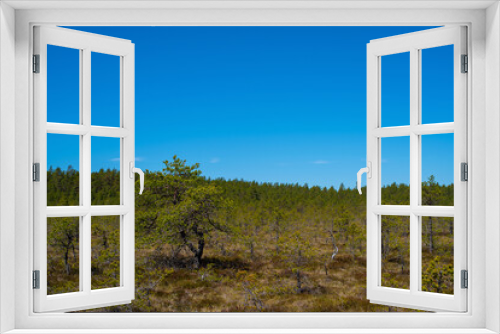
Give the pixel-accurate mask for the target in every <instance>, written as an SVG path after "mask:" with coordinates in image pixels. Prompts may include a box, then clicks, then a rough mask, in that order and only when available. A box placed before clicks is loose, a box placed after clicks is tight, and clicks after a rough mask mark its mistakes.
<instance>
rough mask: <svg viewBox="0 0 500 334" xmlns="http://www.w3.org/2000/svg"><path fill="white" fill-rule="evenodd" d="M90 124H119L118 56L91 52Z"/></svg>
mask: <svg viewBox="0 0 500 334" xmlns="http://www.w3.org/2000/svg"><path fill="white" fill-rule="evenodd" d="M91 119H92V125H100V126H116V127H119V126H120V57H118V56H112V55H107V54H103V53H98V52H92V116H91Z"/></svg>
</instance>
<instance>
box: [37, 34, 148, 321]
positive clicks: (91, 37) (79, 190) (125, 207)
mask: <svg viewBox="0 0 500 334" xmlns="http://www.w3.org/2000/svg"><path fill="white" fill-rule="evenodd" d="M54 48H58V49H61V50H64V51H68V52H70V53H71V52H73V54H76V57H75V59H76V60H75V61H74V63H75V66H74V68H75V69H76V70H75V72H76V73H78V68H79V74H77V75H75V78H77V79H75V80H76V85H75V86H76V87H77V88H76V93H75V96H76V99H75V100H77V101H76V103H75V106H76V107H75V108H73V109H75V110H76V111H77V113H78V112H79V116H78V115H77V116H76V119H77V120H76V121H75V122H73V123H74V124H69V123H62V122H61V123H56V122H53V121H51V120H50V119H49V121H50V122H49V121H48V118H47V115H48V109H50V108H51V107H53V105H52V104H50V105H49V106H48V103H47V101H48V98H47V94H48V93H49V92H48V86H49V85H48V82H49V80H48V78H49V77H50V76H51V75H52V74H53V73H51V72H52V71H54V70H55V67H59V71H62V72H60V73H66V72H65V71H69V69H67V68H64V67H65V66H67V62H65V61H61V62H59V63H56V64H55V65H54V62H53V61H52V62H50V64H51V66H48V65H47V64H48V60H47V59H48V57H51V56H52V54H51V53H50V52H48V51H49V50H53V49H54ZM95 55H105V56H110V57H111V56H112V57H114V59H116V61H117V66H116V68H117V71H116V72H117V73H119V75H117V80H116V85H117V88H116V92H119V93H117V94H116V95H117V97H116V101H117V103H116V104H117V107H116V109H117V110H118V109H119V115H118V112H117V119H116V126H115V127H111V126H95V125H94V122H92V121H91V118H92V117H97V116H98V115H96V113H97V112H99V111H98V109H96V110H95V111H94V112H93V111H92V110H91V109H92V108H91V106H93V105H94V104H93V103H92V96H91V82H92V79H91V73H93V74H94V75H96V73H95V72H92V71H91V64H92V59H93V56H95ZM96 57H97V56H96ZM61 67H62V68H61ZM98 69H99V68H97V70H98ZM98 77H99V76H98V75H96V78H98ZM101 78H102V76H101ZM118 78H119V79H118ZM78 80H79V83H78V82H77V81H78ZM33 82H34V87H33V89H34V96H35V98H34V157H33V158H34V160H33V162H34V166H33V167H34V175H33V177H34V181H35V182H34V206H35V207H34V222H33V223H34V268H33V269H34V271H33V294H34V311H35V312H54V311H57V312H64V311H71V310H83V309H90V308H95V307H101V306H109V305H118V304H124V303H130V301H131V300H132V299H134V172H136V171H137V172H139V171H138V170H137V169H136V168H134V159H135V158H134V44H132V43H131V42H130V41H128V40H122V39H117V38H111V37H107V36H99V35H95V34H90V33H84V32H78V31H73V30H70V29H63V28H56V27H45V26H40V27H35V28H34V55H33ZM66 84H69V83H66V82H57V85H63V86H64V85H66ZM78 92H79V93H78ZM55 93H56V94H54V92H50V94H53V95H56V96H52V97H51V98H52V99H56V100H59V101H61V100H62V101H66V100H65V99H64V97H63V96H57V92H55ZM78 96H79V97H78ZM108 107H109V106H105V107H104V108H101V109H99V110H103V109H106V108H108ZM58 108H62V109H64V105H62V106H61V105H59V106H58ZM69 109H70V108H69V106H68V113H69ZM78 118H79V121H78ZM49 137H50V140H48V138H49ZM73 139H74V142H75V143H76V145H74V146H72V148H71V149H66V150H67V151H64V152H61V151H60V149H59V148H60V147H61V146H60V145H59V144H61V145H62V144H65V143H66V142H67V143H69V142H73ZM103 139H104V140H111V141H114V142H116V143H117V145H116V147H117V149H116V155H113V156H109V157H105V160H106V159H108V160H106V161H119V163H117V164H118V165H119V173H120V176H119V178H117V179H119V181H118V182H119V187H118V188H119V192H120V195H119V203H118V202H117V203H112V204H113V205H109V203H108V205H106V203H96V202H95V201H94V199H93V198H92V187H94V186H96V185H94V183H92V182H91V179H92V174H91V173H92V167H91V166H92V162H91V158H92V157H93V156H94V153H95V152H96V151H98V150H100V151H99V152H101V153H100V154H102V151H103V150H102V147H100V146H102V140H103ZM56 144H58V145H56ZM92 144H94V146H92ZM51 146H52V147H51ZM66 146H68V147H69V144H68V145H66ZM54 150H56V151H58V152H57V154H58V155H60V156H64V155H65V154H67V155H74V156H76V157H79V166H78V167H79V168H78V174H79V181H77V184H78V185H77V186H76V187H75V189H74V192H75V196H76V194H78V196H76V198H77V200H76V202H75V203H69V204H68V201H66V202H65V201H61V202H60V203H55V204H54V203H53V202H49V200H48V198H47V197H48V196H47V189H48V187H47V184H48V183H47V172H46V171H47V168H48V167H50V166H47V165H48V164H47V156H48V152H49V151H54ZM141 179H142V178H141ZM78 182H79V183H78ZM141 186H142V185H141ZM99 204H101V205H99ZM103 204H104V205H103ZM95 217H100V218H103V217H104V220H105V219H108V220H105V221H106V222H109V221H110V220H109V219H110V218H109V217H113V220H112V222H113V223H116V233H114V234H113V237H111V234H109V235H108V236H107V239H106V247H107V249H114V250H115V254H114V255H113V256H114V257H113V259H114V262H112V263H111V264H110V263H109V262H110V255H109V254H104V255H103V254H97V256H96V255H95V254H93V252H94V250H93V242H95V241H94V240H93V239H94V236H93V234H92V224H93V222H94V220H93V219H94V218H95ZM68 224H74V226H75V230H76V231H73V232H71V233H72V234H71V235H70V233H69V232H68V231H67V230H65V228H68ZM109 224H111V223H109ZM52 225H54V226H52ZM56 229H58V230H56ZM52 233H59V234H57V236H58V238H59V239H57V240H58V241H57V242H59V243H61V244H64V243H66V244H65V245H66V246H67V250H66V258H67V257H68V252H69V256H70V257H71V259H72V261H74V262H73V263H76V268H75V267H74V266H73V267H72V268H70V267H69V265H68V264H67V265H66V267H67V269H66V270H67V271H68V272H69V271H70V270H71V271H73V272H74V277H77V280H78V282H76V283H75V282H73V287H72V288H62V289H53V288H52V287H51V283H50V282H48V277H49V274H48V271H49V272H50V271H51V270H53V268H51V267H50V266H48V258H47V257H48V256H51V254H52V255H53V254H57V253H61V252H64V251H62V250H61V249H60V248H55V246H54V244H53V243H54V241H52V240H53V238H52V237H51V236H50V235H51V234H52ZM75 239H76V240H75ZM48 240H50V242H48ZM69 242H72V244H71V246H69V244H68V243H69ZM113 243H114V244H113ZM75 245H76V246H75ZM75 248H76V249H75ZM48 250H49V251H48ZM63 257H64V255H63ZM96 261H97V263H95V262H96ZM99 261H103V262H104V261H108V262H107V263H106V265H107V266H115V269H116V270H115V272H116V275H114V277H112V279H114V283H113V284H103V286H96V284H95V282H94V281H93V274H94V271H95V267H100V264H99V263H98V262H99ZM58 263H59V262H58ZM103 265H104V264H103ZM74 277H73V278H74ZM110 280H111V277H110ZM74 281H75V280H74ZM63 283H64V282H63ZM59 286H63V287H64V286H65V285H64V284H61V283H59Z"/></svg>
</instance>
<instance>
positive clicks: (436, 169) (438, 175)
mask: <svg viewBox="0 0 500 334" xmlns="http://www.w3.org/2000/svg"><path fill="white" fill-rule="evenodd" d="M453 140H454V135H453V133H447V134H439V135H425V136H422V205H450V206H453V180H454V171H453V164H454V163H453V156H454V154H453V149H454V143H453Z"/></svg>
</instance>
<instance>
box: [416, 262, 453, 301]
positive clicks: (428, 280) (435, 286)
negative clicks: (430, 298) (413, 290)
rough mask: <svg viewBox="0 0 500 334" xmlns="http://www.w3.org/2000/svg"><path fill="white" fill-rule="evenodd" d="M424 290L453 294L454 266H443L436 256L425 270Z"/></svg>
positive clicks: (423, 276) (423, 278)
mask: <svg viewBox="0 0 500 334" xmlns="http://www.w3.org/2000/svg"><path fill="white" fill-rule="evenodd" d="M422 290H424V291H429V292H437V293H447V294H453V265H451V264H449V265H443V264H442V263H441V261H440V258H439V256H436V257H435V258H434V259H433V260H432V261H431V262H430V263H429V265H428V266H427V268H425V269H424V270H423V275H422Z"/></svg>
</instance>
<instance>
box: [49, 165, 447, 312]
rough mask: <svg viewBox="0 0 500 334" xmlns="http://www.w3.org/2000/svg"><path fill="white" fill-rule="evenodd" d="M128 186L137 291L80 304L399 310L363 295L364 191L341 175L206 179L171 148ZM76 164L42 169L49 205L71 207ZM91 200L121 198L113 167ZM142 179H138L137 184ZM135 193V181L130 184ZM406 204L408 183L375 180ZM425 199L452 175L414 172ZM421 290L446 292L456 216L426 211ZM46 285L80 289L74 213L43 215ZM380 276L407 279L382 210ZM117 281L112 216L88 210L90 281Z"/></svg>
mask: <svg viewBox="0 0 500 334" xmlns="http://www.w3.org/2000/svg"><path fill="white" fill-rule="evenodd" d="M164 165H165V166H164V170H163V171H146V183H145V189H144V194H143V195H136V216H135V224H136V229H135V230H136V236H135V240H136V244H135V247H136V265H135V266H136V295H135V300H133V301H132V303H131V304H128V305H120V306H113V307H107V308H102V309H94V310H90V311H86V312H402V311H414V310H407V309H402V308H396V307H388V306H382V305H375V304H371V303H370V302H369V301H368V300H367V299H366V198H365V195H364V193H365V192H363V195H359V194H358V192H357V190H356V189H350V188H346V187H344V186H343V185H340V186H339V187H338V188H334V187H330V188H320V187H318V186H308V185H307V184H278V183H257V182H252V181H244V180H225V179H209V178H206V177H204V176H203V174H202V173H201V169H200V168H201V167H200V165H199V164H196V163H189V162H187V161H185V160H182V159H180V158H178V157H175V156H174V157H173V159H170V160H168V161H165V162H164ZM79 178H80V176H79V172H78V171H76V170H74V169H72V168H71V167H69V168H63V169H61V168H53V167H51V168H50V169H49V171H48V172H47V187H48V193H47V205H49V206H54V205H55V206H58V205H79V198H78V196H79V195H78V194H79V191H78V189H79ZM91 180H92V181H91V182H92V204H93V205H118V204H119V203H120V173H119V171H117V170H109V169H108V170H100V171H96V172H93V173H92V178H91ZM136 187H137V188H138V182H136ZM136 194H138V191H136ZM382 202H383V203H382V204H394V205H408V204H409V186H408V185H406V184H392V185H387V186H385V187H383V188H382ZM422 204H423V205H453V184H451V185H440V184H438V183H437V182H436V181H435V180H434V178H433V177H432V176H431V177H430V178H429V179H428V180H425V182H422ZM421 223H422V235H421V238H422V289H423V290H424V291H431V292H440V293H448V294H452V293H453V219H452V218H437V217H422V220H421ZM47 229H48V239H47V243H48V268H49V269H48V277H47V282H48V294H58V293H66V292H73V291H78V289H79V233H80V231H79V218H78V217H75V218H48V220H47ZM381 230H382V240H381V259H382V285H383V286H387V287H395V288H406V289H408V288H409V270H410V255H409V247H410V246H409V240H410V239H409V233H410V230H409V218H408V217H398V216H383V217H381ZM119 284H120V217H119V216H116V217H115V216H108V217H92V288H93V289H101V288H107V287H115V286H119Z"/></svg>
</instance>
